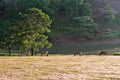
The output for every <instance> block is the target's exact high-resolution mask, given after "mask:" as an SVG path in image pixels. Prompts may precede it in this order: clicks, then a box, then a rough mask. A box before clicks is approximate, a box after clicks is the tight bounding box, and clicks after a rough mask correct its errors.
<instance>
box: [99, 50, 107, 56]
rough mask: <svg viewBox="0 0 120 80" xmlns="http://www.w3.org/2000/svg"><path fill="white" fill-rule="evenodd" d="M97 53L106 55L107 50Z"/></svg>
mask: <svg viewBox="0 0 120 80" xmlns="http://www.w3.org/2000/svg"><path fill="white" fill-rule="evenodd" d="M99 55H100V56H102V55H108V52H107V51H101V52H100V53H99Z"/></svg>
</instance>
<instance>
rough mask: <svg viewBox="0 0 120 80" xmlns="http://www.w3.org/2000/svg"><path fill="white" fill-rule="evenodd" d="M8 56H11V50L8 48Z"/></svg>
mask: <svg viewBox="0 0 120 80" xmlns="http://www.w3.org/2000/svg"><path fill="white" fill-rule="evenodd" d="M8 56H11V49H10V47H9V48H8Z"/></svg>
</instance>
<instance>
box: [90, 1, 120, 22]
mask: <svg viewBox="0 0 120 80" xmlns="http://www.w3.org/2000/svg"><path fill="white" fill-rule="evenodd" d="M90 3H91V4H92V9H93V14H94V15H95V16H96V21H98V23H100V22H101V21H102V20H103V15H104V6H105V5H106V4H110V5H111V6H112V7H113V8H114V9H115V11H116V12H117V13H116V15H119V13H120V5H119V3H120V0H90Z"/></svg>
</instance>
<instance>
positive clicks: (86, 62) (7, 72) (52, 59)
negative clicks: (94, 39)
mask: <svg viewBox="0 0 120 80" xmlns="http://www.w3.org/2000/svg"><path fill="white" fill-rule="evenodd" d="M119 60H120V56H92V55H91V56H90V55H89V56H75V57H74V56H73V55H66V56H61V55H57V56H48V57H41V56H33V57H0V80H120V62H119Z"/></svg>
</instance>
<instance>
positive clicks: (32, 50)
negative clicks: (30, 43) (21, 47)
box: [31, 48, 34, 56]
mask: <svg viewBox="0 0 120 80" xmlns="http://www.w3.org/2000/svg"><path fill="white" fill-rule="evenodd" d="M33 55H34V49H33V48H31V56H33Z"/></svg>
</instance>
